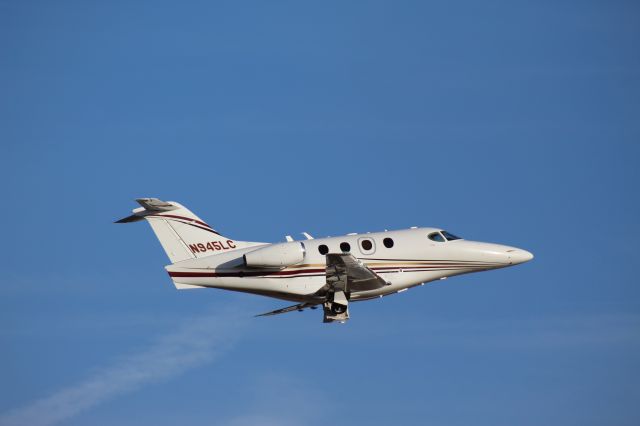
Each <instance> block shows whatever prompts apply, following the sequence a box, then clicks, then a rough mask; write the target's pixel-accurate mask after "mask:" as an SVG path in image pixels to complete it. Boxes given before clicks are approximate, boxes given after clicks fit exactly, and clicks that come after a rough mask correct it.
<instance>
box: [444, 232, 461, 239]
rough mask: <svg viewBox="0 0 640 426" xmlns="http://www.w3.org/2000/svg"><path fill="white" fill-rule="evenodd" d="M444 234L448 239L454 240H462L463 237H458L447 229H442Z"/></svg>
mask: <svg viewBox="0 0 640 426" xmlns="http://www.w3.org/2000/svg"><path fill="white" fill-rule="evenodd" d="M442 235H444V237H445V238H446V239H447V241H453V240H461V239H462V238H460V237H457V236H455V235H453V234H451V233H449V232H447V231H442Z"/></svg>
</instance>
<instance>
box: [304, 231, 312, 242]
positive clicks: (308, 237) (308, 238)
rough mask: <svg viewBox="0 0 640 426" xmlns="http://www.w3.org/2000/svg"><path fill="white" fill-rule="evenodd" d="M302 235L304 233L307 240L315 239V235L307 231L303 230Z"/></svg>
mask: <svg viewBox="0 0 640 426" xmlns="http://www.w3.org/2000/svg"><path fill="white" fill-rule="evenodd" d="M302 235H304V237H305V238H306V239H307V240H313V237H312V236H311V235H309V234H308V233H306V232H303V233H302Z"/></svg>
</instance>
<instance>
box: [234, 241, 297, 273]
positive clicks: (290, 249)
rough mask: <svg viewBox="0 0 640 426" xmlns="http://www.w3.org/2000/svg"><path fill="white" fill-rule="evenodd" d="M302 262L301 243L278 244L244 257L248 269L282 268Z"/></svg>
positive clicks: (251, 252)
mask: <svg viewBox="0 0 640 426" xmlns="http://www.w3.org/2000/svg"><path fill="white" fill-rule="evenodd" d="M303 260H304V245H302V243H300V242H297V243H280V244H272V245H270V246H267V247H263V248H259V249H257V250H254V251H250V252H249V253H245V255H244V264H245V265H247V266H248V267H250V268H282V267H285V266H291V265H295V264H296V263H300V262H302V261H303Z"/></svg>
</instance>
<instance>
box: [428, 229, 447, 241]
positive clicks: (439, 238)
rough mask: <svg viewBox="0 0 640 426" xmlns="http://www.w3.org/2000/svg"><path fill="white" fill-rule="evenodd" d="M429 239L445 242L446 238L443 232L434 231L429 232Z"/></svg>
mask: <svg viewBox="0 0 640 426" xmlns="http://www.w3.org/2000/svg"><path fill="white" fill-rule="evenodd" d="M429 239H430V240H431V241H437V242H439V243H444V242H445V241H446V240H445V239H444V237H443V236H442V234H441V233H439V232H432V233H430V234H429Z"/></svg>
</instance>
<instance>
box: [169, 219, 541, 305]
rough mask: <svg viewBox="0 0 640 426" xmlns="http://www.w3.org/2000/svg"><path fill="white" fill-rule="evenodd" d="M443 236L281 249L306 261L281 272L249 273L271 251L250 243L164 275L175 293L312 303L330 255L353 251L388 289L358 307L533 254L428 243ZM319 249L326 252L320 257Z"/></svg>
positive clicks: (419, 233)
mask: <svg viewBox="0 0 640 426" xmlns="http://www.w3.org/2000/svg"><path fill="white" fill-rule="evenodd" d="M439 231H441V230H440V229H437V228H412V229H406V230H400V231H387V232H376V233H367V234H349V235H344V236H340V237H330V238H318V239H308V240H304V241H293V242H289V243H280V244H298V245H299V244H300V243H302V244H303V246H304V259H303V261H302V262H300V263H297V264H295V265H290V266H285V267H279V268H256V267H253V268H252V267H247V266H246V265H245V262H244V260H243V255H244V254H245V253H249V252H251V251H254V250H256V249H259V248H261V247H267V246H268V244H265V243H247V244H246V245H245V246H244V247H243V248H238V249H236V250H232V251H228V252H224V253H221V254H214V255H211V256H207V257H202V258H198V259H190V260H184V261H181V262H177V263H174V264H172V265H169V266H167V267H166V269H167V271H168V272H169V275H170V276H171V278H172V279H173V281H174V283H175V284H176V286H177V287H183V288H184V287H190V286H194V287H212V288H220V289H226V290H234V291H241V292H247V293H254V294H261V295H265V296H271V297H276V298H279V299H284V300H291V301H297V302H314V301H318V300H320V297H319V296H318V295H317V294H316V292H318V290H319V289H321V288H322V287H323V286H325V284H326V275H325V267H326V264H325V254H326V251H327V250H328V253H342V252H344V251H349V252H350V253H351V254H352V255H353V256H355V257H356V258H357V259H358V260H359V261H361V262H362V263H363V264H365V265H366V266H367V267H368V268H370V269H371V270H373V271H374V272H375V273H376V274H378V275H380V276H381V277H382V278H383V279H384V280H386V281H387V282H388V283H389V285H387V286H385V287H383V288H380V289H376V290H369V291H362V292H355V293H352V294H351V295H350V296H351V300H352V301H358V300H365V299H370V298H374V297H380V296H385V295H388V294H391V293H396V292H398V291H402V290H404V289H407V288H410V287H413V286H416V285H420V284H423V283H427V282H430V281H434V280H438V279H442V278H446V277H451V276H454V275H460V274H466V273H470V272H479V271H485V270H489V269H496V268H503V267H507V266H511V265H516V264H519V263H523V262H526V261H528V260H531V258H532V257H533V256H532V255H531V253H529V252H527V251H525V250H521V249H518V248H515V247H509V246H504V245H498V244H491V243H482V242H475V241H467V240H462V239H458V240H453V241H435V240H432V239H430V238H429V235H432V234H433V233H435V232H439ZM389 240H391V241H392V244H390V243H389ZM366 241H368V242H370V244H369V243H367V242H366ZM385 241H386V244H385ZM344 243H347V244H348V245H349V250H345V248H347V247H346V245H345V244H344ZM323 246H324V247H323ZM325 247H326V249H325ZM321 249H325V250H322V252H321Z"/></svg>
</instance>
